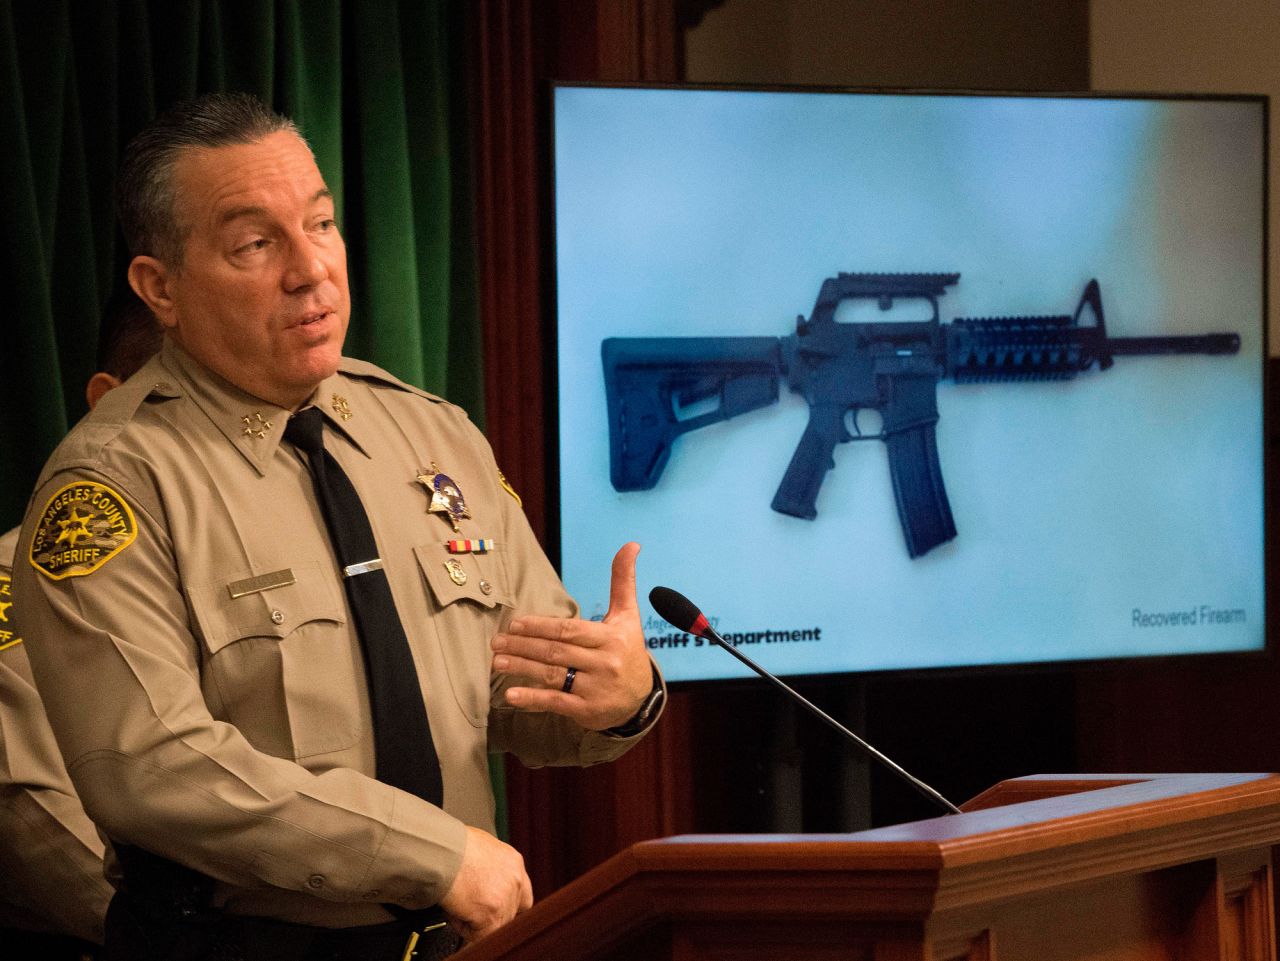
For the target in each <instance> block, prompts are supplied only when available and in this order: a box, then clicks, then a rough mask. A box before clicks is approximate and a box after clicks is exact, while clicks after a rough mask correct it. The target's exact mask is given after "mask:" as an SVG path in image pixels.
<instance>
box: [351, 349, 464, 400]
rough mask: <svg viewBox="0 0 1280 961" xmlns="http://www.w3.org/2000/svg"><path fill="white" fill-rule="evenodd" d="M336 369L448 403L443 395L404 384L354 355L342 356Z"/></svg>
mask: <svg viewBox="0 0 1280 961" xmlns="http://www.w3.org/2000/svg"><path fill="white" fill-rule="evenodd" d="M338 370H339V371H341V372H342V373H344V374H346V375H347V376H348V377H358V378H360V379H361V380H371V381H374V382H376V383H380V384H386V385H387V386H389V387H395V388H398V389H399V390H407V391H408V392H409V393H411V394H417V395H418V396H419V397H424V398H426V399H427V400H429V401H431V402H432V403H435V404H447V403H449V402H448V401H447V400H445V399H444V398H443V397H440V396H438V395H436V394H432V393H430V392H429V391H425V390H423V389H422V388H421V387H414V386H413V384H406V383H405V382H404V381H403V380H401V379H400V378H399V377H396V376H395V375H394V374H390V373H388V372H387V371H385V370H383V369H382V368H381V367H379V366H378V365H377V364H371V363H369V362H368V361H364V360H356V359H355V358H354V357H343V358H342V361H341V362H340V363H339V364H338Z"/></svg>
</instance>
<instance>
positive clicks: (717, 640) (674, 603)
mask: <svg viewBox="0 0 1280 961" xmlns="http://www.w3.org/2000/svg"><path fill="white" fill-rule="evenodd" d="M649 603H650V604H652V605H653V609H654V610H655V611H657V612H658V616H659V617H661V618H662V619H663V620H664V621H666V622H667V623H668V624H670V625H671V626H672V627H674V628H676V629H677V630H681V631H684V632H685V633H686V634H692V635H694V636H695V637H702V638H705V639H706V640H708V641H710V642H711V643H712V644H715V645H717V646H719V647H722V648H724V649H725V650H726V651H728V652H729V653H730V654H732V655H733V656H734V657H736V658H737V659H738V660H740V661H741V662H742V663H743V664H745V665H747V667H749V668H751V670H753V671H755V672H756V673H757V674H759V675H760V676H761V677H763V678H764V679H765V680H766V681H770V682H772V683H773V684H774V685H776V686H777V687H779V688H781V689H782V690H783V691H785V692H786V693H787V694H788V695H789V696H790V697H791V698H793V699H794V700H795V701H796V702H798V703H799V704H800V705H801V706H803V707H804V708H805V710H807V711H808V712H809V713H810V714H812V715H814V716H815V717H817V718H819V719H821V720H823V721H826V723H827V724H829V725H830V726H831V727H833V728H835V729H836V730H837V731H839V732H840V733H841V734H842V735H844V737H845V739H846V740H848V741H851V742H852V743H853V744H855V745H857V746H858V747H859V748H861V749H862V750H863V751H865V752H866V753H867V754H869V755H870V756H871V757H873V758H875V759H876V760H877V761H879V762H880V763H881V764H883V765H884V766H885V767H887V768H888V769H889V770H891V771H893V772H894V773H895V774H897V775H899V776H900V777H902V778H904V779H905V780H906V781H907V783H908V784H910V785H911V786H912V787H913V788H915V789H916V790H917V791H919V792H920V793H921V794H923V795H924V796H925V797H927V798H929V799H930V800H932V801H935V802H937V803H938V804H940V805H942V807H943V808H945V809H946V811H947V813H948V814H960V813H962V812H961V810H960V809H959V808H958V807H956V806H955V805H954V804H952V803H951V802H950V801H948V800H947V799H946V798H944V797H943V796H942V795H941V794H939V793H938V792H937V791H935V790H934V789H933V788H931V787H929V785H927V784H925V783H924V781H921V780H920V779H919V778H917V777H913V776H912V775H910V774H908V773H907V772H906V771H905V770H903V769H902V768H901V767H899V766H898V765H897V764H895V763H894V762H893V761H891V760H889V758H887V757H885V756H884V755H883V754H881V753H880V752H879V751H877V750H876V749H875V748H873V747H872V746H871V745H870V744H868V743H867V742H866V741H864V740H863V739H862V738H860V737H858V735H856V734H854V733H853V732H852V731H851V730H849V729H848V728H847V727H845V726H844V725H843V724H841V723H840V722H839V721H837V720H836V719H835V718H833V717H832V716H831V715H830V714H828V713H827V712H826V711H824V710H822V708H820V707H818V706H817V705H816V704H814V703H813V702H812V701H810V700H808V699H807V698H806V697H804V695H802V694H800V693H799V692H798V691H796V690H795V688H793V687H791V686H790V685H788V684H786V683H784V682H783V681H782V680H781V679H780V678H778V677H777V676H775V675H773V674H770V673H769V672H768V671H766V670H765V669H764V668H763V667H761V666H760V665H759V664H757V663H756V662H755V661H753V660H751V658H749V657H747V655H745V654H743V653H742V652H741V651H740V650H738V649H737V648H736V647H734V646H733V645H732V644H730V643H729V642H728V641H726V640H725V639H724V638H723V637H721V636H720V635H719V634H718V633H716V629H715V628H714V627H712V626H711V624H710V622H709V621H708V620H707V617H706V615H705V614H703V613H702V611H700V610H698V608H697V607H695V606H694V604H693V601H691V600H689V598H687V597H685V596H684V595H683V594H681V593H680V592H679V591H673V590H672V589H671V588H669V587H655V588H654V589H653V590H651V591H650V592H649Z"/></svg>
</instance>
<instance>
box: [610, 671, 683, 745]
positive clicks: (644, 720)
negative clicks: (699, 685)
mask: <svg viewBox="0 0 1280 961" xmlns="http://www.w3.org/2000/svg"><path fill="white" fill-rule="evenodd" d="M666 699H667V689H666V688H664V687H663V686H662V678H660V677H658V672H657V671H656V670H655V671H654V672H653V690H652V691H650V692H649V695H648V697H646V698H645V699H644V703H643V704H641V705H640V710H638V711H636V712H635V714H633V715H631V717H630V719H628V720H626V721H623V722H622V723H621V724H619V725H618V726H617V727H607V728H605V729H604V730H603V731H601V732H600V733H602V734H607V735H609V737H635V736H636V735H637V734H639V733H640V732H641V731H643V730H644V729H645V728H646V727H648V725H649V722H650V721H651V720H652V719H653V718H655V717H657V715H658V712H659V711H661V710H662V703H663V701H665V700H666Z"/></svg>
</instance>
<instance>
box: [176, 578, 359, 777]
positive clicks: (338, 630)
mask: <svg viewBox="0 0 1280 961" xmlns="http://www.w3.org/2000/svg"><path fill="white" fill-rule="evenodd" d="M264 585H266V586H264ZM187 594H188V601H189V603H190V605H191V610H192V614H193V621H194V623H195V624H196V625H197V627H198V630H199V632H200V634H201V640H202V641H203V643H204V648H205V656H204V662H205V667H204V674H205V678H204V684H205V687H206V691H207V693H209V694H212V695H213V696H212V697H211V698H210V700H211V701H212V702H214V703H215V704H216V706H217V710H215V712H214V713H215V716H220V717H221V719H223V720H226V721H229V722H230V723H231V724H234V725H235V726H236V727H237V728H238V729H239V730H240V731H241V732H242V733H243V734H244V735H245V737H246V738H247V739H248V740H249V742H250V743H251V744H253V745H254V747H256V748H257V749H258V750H261V751H263V752H265V753H268V754H273V755H276V756H278V757H292V758H295V759H301V758H306V757H312V756H315V755H318V754H328V753H332V752H335V751H343V750H346V749H348V748H350V747H351V746H352V745H354V744H355V743H356V742H357V741H358V740H359V739H360V738H361V737H363V736H365V734H366V732H367V730H368V721H367V718H368V717H369V698H368V693H367V691H366V690H365V686H364V666H363V663H362V661H361V654H360V650H359V646H358V644H357V642H356V640H355V638H354V636H353V634H352V631H351V630H350V628H349V626H348V623H347V610H346V605H345V604H344V602H343V599H342V596H341V593H340V587H339V585H338V584H337V583H336V580H335V578H333V577H332V576H326V575H325V574H324V572H322V571H321V570H320V569H319V568H318V567H316V566H315V565H297V564H294V565H285V564H281V565H270V566H268V565H263V566H261V567H260V568H258V569H256V570H252V571H244V572H237V573H235V574H232V575H231V576H229V577H225V578H219V579H218V580H216V581H213V582H210V583H206V584H204V585H202V586H199V587H195V588H189V589H188V592H187ZM237 595H238V596H237ZM210 685H212V687H213V690H212V691H209V686H210Z"/></svg>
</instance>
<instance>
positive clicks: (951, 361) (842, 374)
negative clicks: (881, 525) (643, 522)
mask: <svg viewBox="0 0 1280 961" xmlns="http://www.w3.org/2000/svg"><path fill="white" fill-rule="evenodd" d="M959 279H960V275H959V274H907V273H904V274H869V273H867V274H861V273H858V274H843V273H842V274H839V275H837V276H835V277H830V278H828V279H827V280H825V281H824V282H823V284H822V289H821V290H820V291H819V293H818V300H817V303H816V304H814V307H813V313H812V314H811V315H810V316H809V319H808V320H806V319H805V318H804V316H803V315H801V316H799V317H797V318H796V332H795V333H794V334H791V335H790V336H787V337H611V338H608V339H606V340H605V341H604V342H603V343H602V345H601V355H602V359H603V361H604V382H605V395H606V398H607V402H608V414H609V472H610V479H611V481H612V482H613V486H614V488H615V489H616V490H618V491H637V490H649V489H650V488H652V487H653V486H654V485H655V484H657V483H658V479H659V478H660V477H661V476H662V471H663V468H665V467H666V465H667V461H668V459H669V458H670V456H671V448H672V445H673V444H674V443H675V440H676V438H677V437H679V436H680V435H681V434H684V433H687V432H688V431H691V430H697V429H698V428H700V427H706V426H707V425H709V424H713V423H716V422H718V421H722V420H728V419H729V418H730V417H736V416H738V415H739V414H745V413H747V412H748V411H752V410H756V409H757V408H760V407H765V406H767V405H769V404H772V403H774V402H775V401H777V399H778V396H779V385H780V383H781V380H782V379H783V378H786V380H787V384H788V386H789V387H790V388H791V390H793V391H794V392H796V393H797V394H800V395H801V396H803V397H804V399H805V400H806V401H808V403H809V423H808V425H807V426H806V427H805V430H804V434H803V435H802V436H801V438H800V443H799V446H797V447H796V450H795V453H794V454H793V455H792V457H791V463H790V464H789V465H788V466H787V470H786V473H785V474H784V475H783V477H782V483H781V484H780V485H779V486H778V491H777V493H776V494H774V497H773V503H772V507H773V509H774V510H775V511H778V512H780V513H782V514H789V515H791V516H792V517H800V518H805V519H807V520H812V519H813V518H815V517H817V514H818V512H817V509H816V507H815V502H816V501H817V497H818V491H819V489H820V488H821V487H822V481H823V478H824V476H825V475H826V472H827V471H828V470H831V469H832V468H833V467H835V461H834V460H833V457H832V454H833V452H834V450H835V446H836V444H838V443H842V442H845V441H852V440H880V441H884V443H885V446H886V448H887V450H888V457H889V474H890V477H891V479H892V481H893V492H894V497H895V499H896V501H897V507H898V520H899V522H900V523H901V525H902V533H903V536H904V538H905V540H906V547H907V553H908V554H909V555H910V556H911V557H919V556H921V555H923V554H925V553H927V552H928V551H930V550H932V549H933V548H935V547H937V546H938V545H939V544H943V543H946V542H947V541H949V540H951V539H952V538H953V537H955V536H956V527H955V522H954V521H953V520H952V517H951V505H950V503H949V502H948V500H947V492H946V489H945V487H944V486H943V483H942V469H941V467H940V466H939V464H938V449H937V445H936V442H935V438H934V425H935V424H936V423H937V422H938V405H937V386H938V381H940V380H943V379H951V380H954V381H955V382H956V383H962V384H963V383H985V382H1007V381H1037V380H1069V379H1070V378H1072V377H1075V376H1076V374H1079V373H1083V372H1084V371H1086V370H1088V369H1089V368H1090V367H1092V366H1093V365H1094V364H1097V366H1098V369H1099V370H1107V369H1108V368H1109V367H1111V365H1112V364H1113V363H1114V358H1115V357H1116V356H1132V355H1141V354H1235V353H1236V352H1238V351H1239V349H1240V336H1239V334H1235V333H1213V334H1201V335H1198V336H1169V337H1108V336H1107V331H1106V322H1105V320H1104V318H1103V313H1102V292H1101V289H1100V288H1099V286H1098V282H1097V280H1090V281H1089V283H1088V284H1087V285H1086V286H1085V288H1084V293H1083V295H1082V296H1081V298H1080V303H1079V305H1078V306H1077V307H1076V310H1075V313H1074V314H1073V315H1069V316H1068V315H1062V316H1028V317H984V318H980V319H956V320H953V321H952V322H951V323H949V324H944V323H941V322H940V320H939V313H938V298H939V297H940V296H942V294H944V293H945V292H946V289H947V288H948V287H950V286H952V285H953V284H955V283H956V282H957V281H958V280H959ZM902 299H914V300H922V301H924V302H925V303H927V304H928V305H929V306H930V307H931V309H932V315H933V316H932V317H931V318H929V319H927V320H919V321H903V322H887V321H885V322H875V323H844V322H841V321H837V320H836V318H835V314H836V308H837V307H838V306H839V305H840V304H841V303H842V302H843V301H848V300H871V301H874V302H875V303H876V304H877V305H878V307H879V309H880V310H881V311H888V310H890V309H891V308H892V307H893V305H894V303H895V302H896V301H898V300H902ZM1086 308H1088V309H1089V312H1090V313H1091V314H1092V316H1093V318H1094V322H1093V323H1092V324H1089V325H1082V324H1081V322H1080V320H1081V316H1082V314H1083V313H1084V311H1085V309H1086ZM863 410H874V411H877V412H878V413H879V415H880V419H881V428H880V430H879V431H878V432H877V433H863V432H862V431H861V430H860V429H859V427H858V421H857V417H858V414H859V412H861V411H863ZM850 415H852V417H851V418H850ZM847 424H848V425H851V426H852V428H853V432H852V433H851V432H850V430H849V427H848V426H846V425H847Z"/></svg>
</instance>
